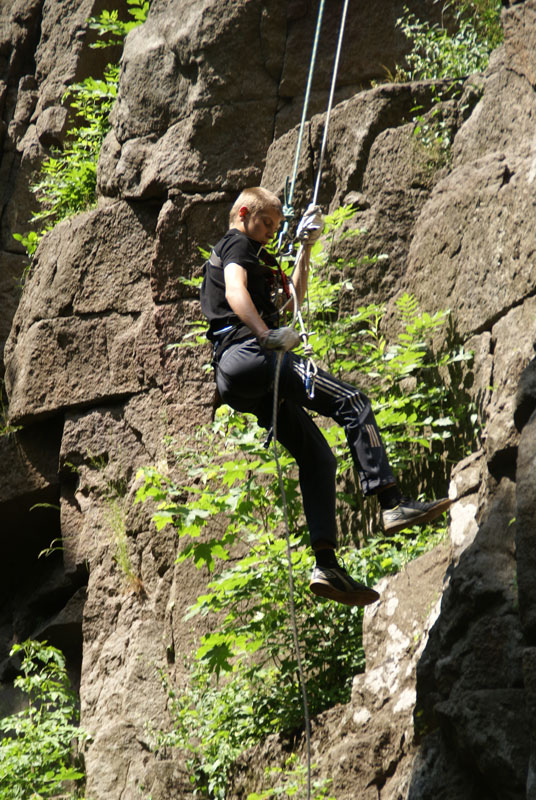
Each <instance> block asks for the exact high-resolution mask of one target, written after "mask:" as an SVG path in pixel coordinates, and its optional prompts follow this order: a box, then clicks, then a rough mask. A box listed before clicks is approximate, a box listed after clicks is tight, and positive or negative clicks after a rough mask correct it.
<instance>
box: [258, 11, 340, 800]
mask: <svg viewBox="0 0 536 800" xmlns="http://www.w3.org/2000/svg"><path fill="white" fill-rule="evenodd" d="M324 3H325V0H320V3H319V8H318V14H317V23H316V29H315V38H314V42H313V50H312V54H311V61H310V65H309V74H308V78H307V86H306V91H305V97H304V105H303V111H302V118H301V123H300V129H299V133H298V143H297V147H296V154H295V157H294V166H293V172H292V179H291V181H290V188H289V191H288V194H287V192H286V193H285V194H286V198H285V208H284V212H285V224H284V226H283V230H282V232H281V234H280V237H279V250H281V247H282V242H283V238H284V237H285V235H286V233H287V231H288V218H289V217H291V216H292V214H293V209H292V201H293V198H294V189H295V185H296V178H297V174H298V164H299V159H300V153H301V145H302V140H303V134H304V130H305V121H306V118H307V109H308V106H309V98H310V93H311V86H312V79H313V72H314V67H315V62H316V54H317V49H318V41H319V37H320V28H321V24H322V16H323V13H324ZM348 3H349V0H344V4H343V9H342V15H341V22H340V25H339V36H338V41H337V50H336V53H335V58H334V63H333V72H332V78H331V87H330V93H329V101H328V107H327V110H326V120H325V124H324V131H323V137H322V146H321V150H320V156H319V161H318V168H317V175H316V182H315V187H314V193H313V200H312V204H313V205H316V202H317V198H318V192H319V188H320V182H321V178H322V166H323V161H324V155H325V151H326V144H327V138H328V131H329V122H330V118H331V111H332V107H333V98H334V95H335V84H336V81H337V74H338V71H339V62H340V54H341V49H342V41H343V36H344V28H345V26H346V17H347V12H348ZM303 255H304V254H303V248H300V251H299V252H298V256H297V258H296V263H298V260H299V259H300V258H301V257H303ZM289 283H290V291H291V294H292V300H293V320H292V325H293V326H294V325H295V323H296V319H298V320H299V323H300V328H301V336H302V341H303V345H304V353H305V355H307V356H308V361H307V374H308V376H309V378H308V380H310V381H311V390H312V392H314V377H315V375H316V365H315V364H314V361H313V360H312V358H311V356H312V348H311V346H310V345H309V341H308V332H307V331H306V329H305V326H304V324H303V319H302V316H301V310H300V308H299V303H298V297H297V294H296V290H295V288H294V285H293V284H292V281H290V282H289ZM283 358H284V354H283V353H278V354H277V360H276V367H275V376H274V396H273V410H272V435H273V452H274V460H275V463H276V468H277V476H278V481H279V490H280V492H281V499H282V504H283V517H284V524H285V536H286V544H287V565H288V579H289V608H290V618H291V625H292V634H293V640H294V649H295V653H296V663H297V666H298V674H299V679H300V688H301V693H302V702H303V718H304V726H305V740H306V753H307V794H306V798H307V800H311V722H310V716H309V703H308V698H307V686H306V682H305V673H304V670H303V664H302V659H301V652H300V643H299V637H298V625H297V621H296V605H295V601H294V579H293V574H292V549H291V543H290V528H289V521H288V506H287V497H286V492H285V485H284V481H283V471H282V469H281V464H280V461H279V454H278V450H277V416H278V409H279V381H280V377H281V366H282V363H283ZM307 391H309V388H308V389H307ZM311 396H312V395H311Z"/></svg>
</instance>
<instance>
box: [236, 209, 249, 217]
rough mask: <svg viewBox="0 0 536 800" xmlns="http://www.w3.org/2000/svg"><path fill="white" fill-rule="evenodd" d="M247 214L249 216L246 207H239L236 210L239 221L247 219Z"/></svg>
mask: <svg viewBox="0 0 536 800" xmlns="http://www.w3.org/2000/svg"><path fill="white" fill-rule="evenodd" d="M248 214H249V208H248V207H247V206H240V208H239V210H238V216H239V217H240V219H244V217H247V215H248Z"/></svg>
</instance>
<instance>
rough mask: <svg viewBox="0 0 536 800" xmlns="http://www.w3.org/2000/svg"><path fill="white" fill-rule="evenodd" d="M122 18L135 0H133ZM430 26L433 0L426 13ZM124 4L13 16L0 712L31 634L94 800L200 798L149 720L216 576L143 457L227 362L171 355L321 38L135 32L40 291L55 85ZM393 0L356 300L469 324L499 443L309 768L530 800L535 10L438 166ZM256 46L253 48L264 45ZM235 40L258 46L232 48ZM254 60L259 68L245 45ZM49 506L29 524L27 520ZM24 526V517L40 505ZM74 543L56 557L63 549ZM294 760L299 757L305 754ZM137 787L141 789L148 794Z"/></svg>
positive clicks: (247, 780)
mask: <svg viewBox="0 0 536 800" xmlns="http://www.w3.org/2000/svg"><path fill="white" fill-rule="evenodd" d="M115 5H116V7H118V8H122V7H123V5H122V3H119V2H116V3H115ZM408 5H410V7H411V8H412V10H414V11H415V12H416V13H417V14H419V15H421V16H429V17H430V16H431V15H433V14H434V13H435V9H434V4H433V3H432V2H431V0H415V1H414V2H412V3H408ZM110 6H111V3H105V2H104V0H15V2H9V1H8V2H4V0H2V2H0V25H1V27H0V69H1V74H0V113H1V120H2V121H1V123H0V145H1V152H0V158H1V161H0V175H1V176H2V183H1V187H0V209H1V215H2V216H1V227H0V237H1V238H0V264H1V266H0V294H1V297H2V318H1V319H0V344H1V347H2V352H3V364H4V366H3V375H4V379H5V391H6V405H7V412H8V416H9V420H10V423H11V424H12V425H17V426H20V428H19V430H18V431H17V432H16V433H13V434H10V435H9V436H3V437H0V453H1V458H2V463H3V480H2V482H1V485H0V519H1V520H2V539H3V543H4V557H3V559H2V560H1V564H2V566H1V567H0V570H1V577H2V580H1V587H2V589H1V596H2V605H1V611H0V682H1V691H0V713H2V714H7V713H9V712H10V711H11V710H13V708H15V707H16V703H17V698H16V696H15V695H14V693H13V691H12V689H11V684H12V680H13V675H14V668H13V664H12V662H11V661H10V659H9V658H8V653H9V650H10V647H11V645H12V643H13V642H14V641H17V640H19V641H20V640H22V639H24V638H27V637H42V638H46V639H48V640H49V641H50V642H52V643H53V644H55V645H57V646H59V647H61V648H63V649H64V650H65V652H66V654H67V656H68V661H69V665H70V670H71V673H72V677H73V680H74V682H75V684H76V686H77V688H78V689H79V693H80V703H81V711H82V724H83V726H84V727H85V728H86V729H87V730H89V731H90V732H91V733H92V737H93V738H92V740H91V742H90V743H89V744H88V746H87V751H86V754H85V758H86V766H87V774H88V784H87V797H88V798H91V800H134V798H137V797H139V796H145V795H150V796H151V797H152V798H153V800H164V798H165V800H174V798H177V800H178V798H186V797H189V796H190V791H191V789H190V783H189V780H188V775H187V774H186V773H185V771H184V767H183V766H182V762H181V760H180V758H176V759H175V758H174V757H169V758H168V759H161V758H158V757H157V756H155V755H154V754H153V753H152V752H151V751H150V749H149V747H148V744H147V737H146V730H145V725H146V723H147V722H149V723H151V722H152V723H154V724H159V722H160V721H161V720H162V719H163V718H164V717H165V714H166V697H165V696H164V694H163V692H162V687H161V685H160V682H159V680H158V676H157V673H156V668H157V667H159V666H165V667H166V668H168V669H173V670H175V672H176V674H177V679H178V680H180V677H181V666H180V663H179V662H180V659H178V658H177V660H176V663H175V664H171V665H170V664H169V652H170V647H171V646H172V647H173V650H174V651H175V652H176V653H177V654H180V653H186V652H188V651H189V649H191V647H192V634H191V631H190V630H189V628H188V627H187V626H186V625H185V623H184V621H183V614H184V609H185V608H186V607H187V606H188V605H189V603H190V602H191V601H192V599H193V598H194V597H195V596H196V594H197V591H198V589H199V585H198V584H199V575H198V574H197V573H196V572H195V570H189V569H187V568H186V567H185V566H184V565H178V564H176V563H175V554H176V546H177V543H176V540H175V535H174V534H173V533H172V532H166V531H165V530H164V531H163V532H160V533H159V534H158V535H156V534H155V532H154V529H153V528H152V526H151V523H150V518H149V513H148V511H147V510H144V509H143V507H140V506H139V505H137V506H134V504H133V499H134V494H135V488H136V486H135V475H136V471H137V469H138V467H139V466H141V465H144V464H148V463H157V462H158V461H159V460H161V459H163V458H164V457H165V452H164V448H163V439H164V435H165V434H166V433H168V432H169V431H170V430H173V432H174V435H175V436H176V438H177V440H178V442H179V444H180V442H181V441H187V439H188V437H189V436H190V435H191V433H192V431H193V429H194V427H195V425H196V424H197V423H199V422H202V421H206V420H207V419H208V418H209V415H210V410H211V409H210V401H211V385H210V376H208V375H207V373H206V372H204V371H203V369H202V365H203V362H204V361H205V360H206V359H207V351H204V352H201V351H199V350H197V351H185V350H181V351H180V353H181V356H180V358H177V356H176V353H174V352H170V351H169V350H167V349H166V345H167V344H168V343H170V342H175V341H179V340H180V339H181V337H182V336H183V335H184V334H185V332H186V331H187V330H188V323H189V322H190V321H191V320H194V319H196V318H197V316H198V301H197V297H196V294H195V291H194V290H192V288H191V287H189V286H188V285H186V284H185V283H184V282H183V281H181V278H183V277H190V276H192V275H195V274H198V271H199V256H198V250H197V248H198V246H206V242H207V235H208V232H210V231H215V230H220V229H222V228H224V227H225V220H226V216H227V213H228V208H229V204H230V202H231V201H232V200H233V199H234V196H235V195H236V193H237V191H238V190H239V189H240V188H241V187H242V186H243V185H247V184H249V185H251V184H255V183H259V182H261V181H262V183H263V184H264V185H266V186H267V187H269V188H271V189H273V190H274V191H278V192H280V191H281V190H282V187H283V183H284V179H285V176H286V175H287V174H288V173H289V172H290V171H291V167H292V158H293V154H294V147H295V142H296V136H297V132H296V127H295V126H296V123H297V121H298V119H299V114H300V111H301V94H302V91H303V86H304V83H305V77H306V69H307V62H308V56H309V50H310V42H311V37H312V30H313V26H314V8H313V4H312V3H310V2H306V1H305V0H304V2H299V1H298V0H274V2H272V3H270V4H269V5H267V4H263V3H261V2H258V0H248V2H243V1H242V0H233V2H223V0H222V1H221V2H219V1H218V0H216V2H213V1H210V0H153V2H152V4H151V10H150V13H149V17H148V19H147V21H146V22H145V23H144V25H143V26H141V27H140V28H137V29H135V30H134V31H132V33H131V34H129V36H128V37H127V40H126V45H125V48H124V52H123V55H122V68H121V79H120V86H119V96H118V100H117V103H116V106H115V108H114V111H113V113H112V122H113V124H112V130H111V132H110V133H109V134H108V136H107V139H106V141H105V144H104V147H103V149H102V152H101V156H100V160H99V170H98V204H97V207H96V208H95V209H94V210H92V211H89V212H86V213H84V214H80V215H78V216H76V217H73V218H71V219H69V220H66V221H64V222H62V223H60V224H59V225H58V226H57V227H56V228H55V229H54V230H53V231H52V232H51V233H49V234H48V235H47V236H46V237H45V238H44V239H43V240H42V242H41V244H40V246H39V248H38V250H37V253H36V255H35V258H34V262H33V266H32V270H31V274H30V276H29V277H28V279H27V280H26V282H25V285H24V289H23V291H22V293H20V291H19V290H18V289H17V286H16V282H17V280H18V278H19V277H20V275H21V274H22V272H23V270H24V265H25V256H24V254H23V252H22V249H21V248H19V247H18V245H17V244H16V243H15V242H14V240H13V239H12V233H13V232H15V231H20V230H21V229H24V226H26V225H27V222H28V220H29V217H30V214H31V211H32V209H33V208H34V207H35V200H34V198H33V195H32V194H31V192H30V190H29V184H30V182H31V179H32V174H33V173H34V171H35V169H36V168H37V167H38V165H39V163H40V161H42V159H43V158H44V157H45V155H46V153H47V152H48V148H50V146H51V145H53V144H58V143H61V141H62V140H63V137H64V136H65V131H66V129H67V127H68V120H67V111H66V109H65V107H64V105H63V104H62V96H63V93H64V91H65V88H66V86H67V85H69V84H70V83H72V82H74V81H76V80H80V79H81V78H83V77H85V76H86V75H89V74H95V71H96V70H99V69H102V66H103V64H104V60H103V56H102V54H101V51H98V50H92V49H90V47H89V44H90V41H91V34H90V31H89V30H88V27H87V18H88V17H89V16H90V15H91V14H95V13H98V12H99V11H100V10H102V8H104V7H106V8H110ZM339 6H340V4H339V3H334V4H332V5H331V4H330V8H329V9H328V11H327V19H326V22H325V33H324V36H323V40H322V44H321V51H320V67H319V72H318V77H317V80H316V83H315V91H314V93H313V97H312V110H311V120H310V123H309V124H308V128H307V137H306V138H307V142H306V147H305V148H304V152H303V154H302V159H301V162H300V165H299V171H298V182H297V190H296V205H297V206H298V207H299V206H300V205H304V204H306V202H307V201H308V196H309V192H310V186H311V176H312V174H313V172H314V166H315V159H316V158H317V157H318V151H319V143H320V137H321V134H322V126H323V121H324V120H323V109H324V107H325V101H326V93H327V88H328V83H329V73H330V63H331V62H330V57H331V55H330V54H331V53H332V52H333V43H334V39H335V36H336V30H337V25H338V14H339ZM401 8H402V3H400V2H397V0H386V2H384V3H383V4H373V7H372V8H369V9H365V8H364V7H363V5H362V4H361V5H360V6H358V5H356V6H354V7H353V8H352V10H351V13H350V17H349V23H348V30H347V33H346V37H345V48H344V55H343V59H342V64H341V73H340V80H339V85H338V89H337V95H336V106H335V108H334V111H333V116H332V121H331V126H332V128H331V130H332V133H331V137H330V142H329V143H328V151H327V156H326V169H325V177H324V181H323V184H322V190H321V195H320V198H319V200H320V202H321V203H322V205H323V206H324V207H325V208H326V210H333V209H335V208H336V207H337V206H339V205H340V204H341V203H344V202H353V203H354V205H355V206H356V208H357V209H358V213H357V224H358V225H359V227H362V228H365V229H366V230H367V234H366V236H364V237H362V238H360V239H359V240H358V244H355V243H354V245H353V246H354V247H356V248H358V249H359V252H360V253H361V254H367V253H369V254H373V253H378V252H382V253H386V254H387V256H388V259H387V263H385V261H384V262H382V263H381V264H377V265H375V266H372V267H368V268H367V269H366V270H365V269H361V271H359V272H358V273H357V274H356V276H355V280H356V285H358V286H359V287H360V291H359V300H360V302H365V301H370V300H381V301H385V302H387V303H390V304H391V305H392V303H393V302H394V300H395V299H396V297H397V296H398V295H399V294H400V293H401V292H402V291H409V292H412V293H414V294H415V295H416V297H417V298H418V299H419V301H420V303H421V306H422V307H423V308H424V309H426V310H428V311H435V310H437V309H438V308H446V307H448V308H450V309H452V313H453V319H454V320H455V325H456V330H457V334H458V336H459V337H460V340H461V342H462V343H463V345H464V346H465V347H466V348H467V349H471V350H473V351H474V354H475V357H474V365H473V370H472V385H471V386H470V387H469V391H470V393H471V396H472V398H473V399H474V400H475V402H476V403H477V405H478V408H479V412H480V416H481V420H482V424H483V435H482V446H476V445H475V448H474V452H473V453H472V454H471V455H470V456H469V457H468V458H466V459H465V460H464V461H462V462H460V463H459V464H456V465H453V469H452V478H451V485H450V492H451V493H452V495H453V496H455V497H457V503H456V504H455V505H454V506H453V509H452V513H451V515H450V522H449V533H450V539H449V542H448V543H447V544H445V545H443V546H441V547H440V548H438V549H436V550H434V551H432V552H430V553H428V554H427V555H426V556H424V557H423V558H421V559H419V560H417V561H415V562H413V563H412V564H410V566H409V567H408V568H407V569H406V570H405V571H404V572H402V573H400V574H399V575H397V576H396V577H395V578H393V579H389V580H387V579H385V580H384V581H382V585H380V586H379V591H381V594H382V602H381V603H380V604H378V605H376V606H374V607H373V608H372V609H370V610H368V611H367V613H366V615H365V640H366V642H365V643H366V655H367V669H366V671H365V673H363V674H361V675H357V676H356V677H355V680H354V686H353V694H352V699H351V702H350V703H349V704H348V705H347V706H344V707H337V708H334V709H331V710H330V711H328V712H326V713H325V714H323V715H321V716H320V717H319V718H318V719H316V720H314V722H313V751H314V760H315V762H316V763H317V764H318V765H319V769H320V771H321V773H322V774H324V775H329V776H331V777H332V778H333V786H332V791H333V794H334V795H335V796H336V797H337V798H338V800H354V799H355V798H356V797H359V798H361V800H378V798H381V800H428V798H445V800H492V798H493V799H494V800H506V798H508V799H511V800H518V799H519V800H521V798H525V797H526V798H536V775H535V772H534V758H535V753H536V730H535V721H534V720H535V718H536V714H535V712H536V678H535V676H536V581H535V578H534V575H535V571H534V569H533V566H534V562H535V560H536V556H535V555H534V552H535V547H534V539H535V534H536V530H535V518H536V487H535V483H534V477H533V476H534V468H535V460H536V415H535V414H534V409H535V408H536V384H535V374H536V372H535V371H536V362H535V361H534V360H533V359H534V351H533V344H534V340H535V316H536V270H535V267H534V264H533V260H534V258H535V254H536V253H535V251H536V239H535V233H534V232H535V230H536V204H535V202H534V182H535V179H536V145H535V141H536V140H535V137H534V119H535V117H536V94H535V91H536V55H535V54H536V0H525V2H517V3H515V2H511V3H508V4H507V7H506V8H505V9H504V10H503V27H504V32H505V39H504V43H503V44H502V45H501V46H500V47H499V48H498V49H497V50H496V51H495V52H494V53H493V54H492V58H491V61H490V65H489V67H488V69H487V71H486V72H485V73H484V74H483V75H477V76H470V77H468V79H467V81H466V83H465V87H464V92H463V95H462V96H461V98H460V99H459V100H458V101H453V102H452V103H451V106H450V110H449V113H450V124H451V126H452V131H453V134H454V139H453V145H452V157H451V159H450V162H449V163H448V165H446V166H442V167H441V168H439V169H436V170H430V169H429V168H428V167H427V166H426V164H425V163H424V162H423V160H422V159H419V158H417V157H416V156H415V146H414V136H413V129H414V124H413V123H412V122H411V116H412V108H413V107H414V106H415V105H416V103H417V102H418V103H419V104H420V105H422V106H423V107H424V109H426V108H429V105H430V101H431V93H430V86H429V85H428V84H426V83H422V84H417V83H379V84H378V85H376V86H375V87H373V88H371V81H373V80H381V79H382V77H383V75H384V70H383V68H382V65H386V66H387V67H389V68H390V69H394V66H395V64H396V63H397V62H398V61H399V60H400V58H401V57H402V55H403V53H404V48H405V47H406V44H405V42H404V40H403V38H402V37H401V34H400V33H399V32H398V31H397V29H396V27H395V24H394V23H395V20H396V18H397V17H398V16H399V15H400V12H401ZM246 45H247V50H246ZM242 51H243V52H244V56H243V57H241V58H239V57H238V55H237V54H238V53H240V52H242ZM246 52H247V57H246ZM111 485H114V486H116V487H117V486H119V485H120V486H121V487H122V488H121V498H122V502H123V508H124V522H125V529H126V532H127V542H128V550H129V554H130V559H131V563H132V564H133V568H134V570H135V574H136V576H138V578H139V580H140V581H141V582H142V584H143V587H144V591H143V592H142V593H140V592H137V591H134V590H133V589H132V587H129V586H128V585H125V583H124V580H123V577H122V576H121V574H120V573H119V572H118V570H117V565H116V560H115V547H116V543H115V542H114V539H113V533H112V532H111V530H110V524H109V504H108V502H107V496H108V495H107V489H108V488H109V487H110V486H111ZM36 504H39V507H38V508H35V506H36ZM32 509H33V510H32ZM55 540H59V541H61V549H60V550H57V551H56V552H54V553H53V554H52V556H50V557H49V558H47V559H38V558H37V555H38V553H39V552H40V551H41V550H43V549H44V548H46V547H47V546H49V545H50V544H51V543H52V542H53V541H55ZM300 746H301V745H300V743H298V748H299V747H300ZM281 747H282V744H281V743H280V742H279V741H278V740H277V739H273V740H272V739H270V740H269V741H268V742H266V744H265V745H264V747H263V748H261V749H260V750H259V751H258V752H256V753H252V754H249V755H248V758H247V759H246V758H244V759H243V760H242V761H241V763H240V764H239V768H238V769H237V774H236V776H235V785H234V786H233V788H232V790H231V793H230V796H232V797H236V798H244V797H246V796H247V793H248V791H252V790H253V789H255V788H259V787H260V781H261V777H260V776H261V773H262V770H263V768H264V766H265V764H266V762H267V760H268V761H269V760H274V761H275V760H277V758H278V756H279V754H280V750H281ZM141 787H143V792H145V795H140V791H142V789H141Z"/></svg>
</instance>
